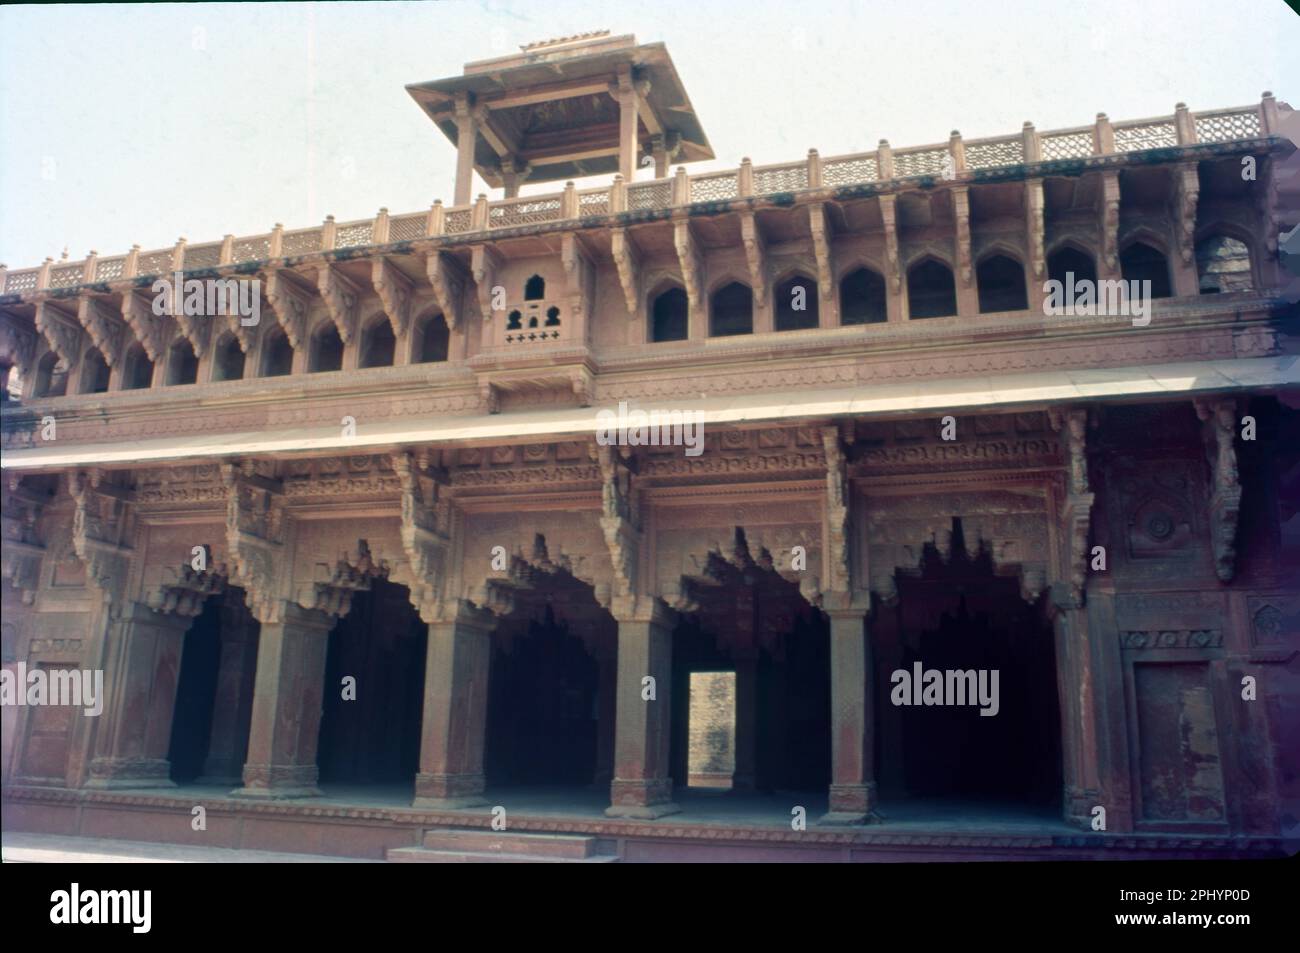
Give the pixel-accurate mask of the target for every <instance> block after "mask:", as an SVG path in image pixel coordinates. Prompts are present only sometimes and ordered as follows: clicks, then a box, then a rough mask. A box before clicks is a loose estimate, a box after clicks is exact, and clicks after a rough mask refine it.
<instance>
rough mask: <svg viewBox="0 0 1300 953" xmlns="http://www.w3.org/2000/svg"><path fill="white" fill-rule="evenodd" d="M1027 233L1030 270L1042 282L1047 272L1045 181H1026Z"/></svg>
mask: <svg viewBox="0 0 1300 953" xmlns="http://www.w3.org/2000/svg"><path fill="white" fill-rule="evenodd" d="M1025 231H1026V233H1027V234H1028V236H1029V270H1030V272H1031V274H1032V275H1033V277H1034V278H1036V279H1037V280H1039V281H1042V280H1043V278H1044V277H1045V275H1044V272H1045V271H1046V267H1047V264H1046V253H1045V252H1044V251H1043V242H1044V238H1043V180H1042V179H1025Z"/></svg>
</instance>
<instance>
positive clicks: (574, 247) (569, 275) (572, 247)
mask: <svg viewBox="0 0 1300 953" xmlns="http://www.w3.org/2000/svg"><path fill="white" fill-rule="evenodd" d="M560 263H561V264H562V265H563V266H564V279H565V282H564V285H565V286H564V292H565V296H566V297H567V298H568V302H569V316H570V317H571V318H572V319H573V320H575V321H576V322H578V324H577V326H578V327H580V328H582V329H583V334H584V336H585V333H586V331H585V329H586V326H587V325H586V321H587V316H588V315H589V314H590V312H591V302H592V295H593V292H594V290H595V275H596V269H595V268H594V267H593V266H592V264H591V258H590V257H589V256H588V255H587V252H586V249H584V248H583V247H582V240H581V239H579V238H578V236H577V235H575V234H573V233H572V232H568V233H566V234H565V235H564V237H563V238H562V239H561V241H560ZM574 343H576V344H581V343H583V342H582V341H575V342H574Z"/></svg>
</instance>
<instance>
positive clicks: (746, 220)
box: [740, 212, 767, 303]
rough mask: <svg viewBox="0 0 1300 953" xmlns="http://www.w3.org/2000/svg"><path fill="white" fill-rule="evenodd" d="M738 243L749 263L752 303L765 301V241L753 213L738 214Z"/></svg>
mask: <svg viewBox="0 0 1300 953" xmlns="http://www.w3.org/2000/svg"><path fill="white" fill-rule="evenodd" d="M740 241H741V244H743V245H744V246H745V261H747V262H748V263H749V280H750V283H751V284H752V285H753V286H754V301H755V302H756V303H757V302H765V301H767V241H766V239H764V238H763V230H762V229H761V228H759V227H758V218H757V217H756V216H755V215H754V213H753V212H741V213H740Z"/></svg>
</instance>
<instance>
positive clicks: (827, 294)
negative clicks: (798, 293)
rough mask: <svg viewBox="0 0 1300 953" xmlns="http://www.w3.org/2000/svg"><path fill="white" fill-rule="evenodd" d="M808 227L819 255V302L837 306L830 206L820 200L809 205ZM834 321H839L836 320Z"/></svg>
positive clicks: (825, 306) (828, 306) (816, 252)
mask: <svg viewBox="0 0 1300 953" xmlns="http://www.w3.org/2000/svg"><path fill="white" fill-rule="evenodd" d="M808 228H809V230H810V231H811V232H812V243H813V253H814V254H815V255H816V257H817V291H818V294H819V296H820V299H821V300H820V301H819V302H818V303H819V305H820V307H821V308H823V309H827V308H829V309H830V310H831V311H834V308H835V265H834V262H833V261H832V257H831V239H832V238H833V232H832V230H831V220H830V206H829V205H828V204H826V203H825V202H818V203H816V204H814V205H809V206H808ZM833 323H838V321H835V322H833Z"/></svg>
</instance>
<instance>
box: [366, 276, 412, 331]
mask: <svg viewBox="0 0 1300 953" xmlns="http://www.w3.org/2000/svg"><path fill="white" fill-rule="evenodd" d="M370 283H371V284H373V285H374V287H375V294H377V295H378V296H379V300H380V301H381V302H382V303H383V305H384V314H386V315H387V316H388V323H389V324H390V325H392V328H393V336H394V337H396V338H400V337H402V335H404V334H406V329H407V328H408V327H409V326H410V324H411V302H412V300H413V298H414V296H415V286H414V285H413V284H412V282H411V279H410V278H407V277H406V275H404V274H403V273H402V272H401V270H400V269H398V267H397V266H396V265H394V264H393V263H392V262H391V261H390V260H389V259H387V258H376V259H375V260H374V262H373V263H372V264H371V268H370Z"/></svg>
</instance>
